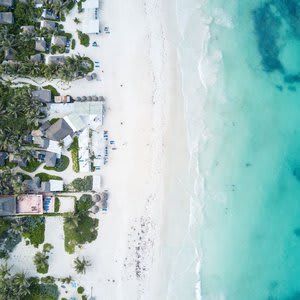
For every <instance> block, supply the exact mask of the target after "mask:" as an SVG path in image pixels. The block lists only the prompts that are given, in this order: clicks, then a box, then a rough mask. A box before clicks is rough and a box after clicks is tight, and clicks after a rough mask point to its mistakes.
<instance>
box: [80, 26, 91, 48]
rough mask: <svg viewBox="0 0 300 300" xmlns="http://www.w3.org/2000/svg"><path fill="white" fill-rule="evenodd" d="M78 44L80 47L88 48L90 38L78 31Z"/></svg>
mask: <svg viewBox="0 0 300 300" xmlns="http://www.w3.org/2000/svg"><path fill="white" fill-rule="evenodd" d="M77 33H78V38H79V42H80V44H81V45H83V46H85V47H88V46H89V45H90V37H89V36H88V35H87V34H85V33H83V32H82V31H80V30H77Z"/></svg>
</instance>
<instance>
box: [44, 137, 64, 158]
mask: <svg viewBox="0 0 300 300" xmlns="http://www.w3.org/2000/svg"><path fill="white" fill-rule="evenodd" d="M47 150H48V151H50V152H53V153H56V154H57V158H60V157H61V147H60V146H59V142H56V141H52V140H49V146H48V148H47Z"/></svg>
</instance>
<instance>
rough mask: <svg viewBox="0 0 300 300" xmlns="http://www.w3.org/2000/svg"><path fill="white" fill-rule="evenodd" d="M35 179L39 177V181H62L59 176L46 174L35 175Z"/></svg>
mask: <svg viewBox="0 0 300 300" xmlns="http://www.w3.org/2000/svg"><path fill="white" fill-rule="evenodd" d="M35 177H39V178H40V179H41V181H49V180H51V179H53V180H62V178H61V177H59V176H55V175H50V174H47V173H38V174H36V175H35Z"/></svg>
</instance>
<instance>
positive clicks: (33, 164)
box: [21, 160, 41, 173]
mask: <svg viewBox="0 0 300 300" xmlns="http://www.w3.org/2000/svg"><path fill="white" fill-rule="evenodd" d="M40 164H41V163H40V162H39V161H37V160H30V161H29V162H28V165H27V166H26V167H21V169H22V170H24V171H26V172H28V173H32V172H34V171H35V170H36V169H37V168H38V167H39V166H40Z"/></svg>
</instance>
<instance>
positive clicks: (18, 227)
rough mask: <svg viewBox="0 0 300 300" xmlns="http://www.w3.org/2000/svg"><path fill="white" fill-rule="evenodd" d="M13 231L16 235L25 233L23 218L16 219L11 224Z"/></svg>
mask: <svg viewBox="0 0 300 300" xmlns="http://www.w3.org/2000/svg"><path fill="white" fill-rule="evenodd" d="M11 231H12V232H14V233H16V234H22V233H23V231H24V226H23V221H22V219H21V218H18V219H16V220H15V221H14V222H13V223H11Z"/></svg>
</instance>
